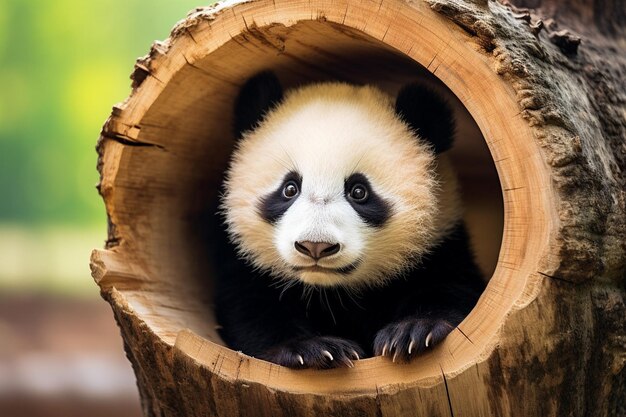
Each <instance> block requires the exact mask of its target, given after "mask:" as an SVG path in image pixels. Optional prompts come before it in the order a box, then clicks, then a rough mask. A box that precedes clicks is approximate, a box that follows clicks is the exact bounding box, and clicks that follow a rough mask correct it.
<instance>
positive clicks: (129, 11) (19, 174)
mask: <svg viewBox="0 0 626 417" xmlns="http://www.w3.org/2000/svg"><path fill="white" fill-rule="evenodd" d="M199 3H202V0H175V1H174V0H150V1H148V0H93V1H87V2H85V1H79V0H53V1H43V0H28V1H25V0H2V1H0V86H2V87H1V89H0V223H9V222H10V223H18V224H23V225H27V224H40V225H41V224H52V223H55V224H59V223H61V224H68V223H73V224H79V225H80V224H82V225H85V226H87V225H103V224H104V206H103V204H102V201H101V199H100V198H99V197H98V195H97V193H96V191H95V188H94V185H95V184H96V182H97V180H98V178H97V173H96V169H95V166H96V154H95V152H94V146H95V143H96V140H97V138H98V133H99V132H100V128H101V126H102V124H103V122H104V120H105V119H106V118H107V116H108V115H109V113H110V110H111V106H112V105H113V104H115V103H116V102H118V101H121V100H123V99H124V98H125V97H126V96H127V95H128V93H129V91H130V89H129V87H130V81H129V79H128V75H129V74H130V72H131V71H132V68H133V63H134V60H135V58H136V57H138V56H141V55H144V54H145V53H147V51H148V50H149V47H150V44H151V43H152V41H153V40H154V39H164V38H165V37H167V35H168V33H169V29H170V28H171V27H172V26H173V25H174V24H175V23H176V22H177V21H178V20H180V19H181V18H183V17H184V16H185V15H186V13H187V11H188V10H190V9H192V8H193V7H195V6H197V5H199ZM208 3H210V1H207V0H204V4H208ZM102 227H104V226H102ZM103 230H104V229H103Z"/></svg>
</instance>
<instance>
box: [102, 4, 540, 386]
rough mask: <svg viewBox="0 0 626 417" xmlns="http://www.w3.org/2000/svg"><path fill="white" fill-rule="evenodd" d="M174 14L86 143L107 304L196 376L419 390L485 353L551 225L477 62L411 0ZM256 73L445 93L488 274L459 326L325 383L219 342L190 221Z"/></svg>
mask: <svg viewBox="0 0 626 417" xmlns="http://www.w3.org/2000/svg"><path fill="white" fill-rule="evenodd" d="M370 6H371V7H370ZM200 13H202V12H200ZM210 13H213V11H211V12H210ZM325 13H326V14H325ZM314 16H317V18H316V19H317V20H312V19H315V17H314ZM190 22H192V24H189V25H188V24H185V25H182V26H180V27H179V28H177V29H176V30H175V33H174V35H173V38H172V39H171V40H170V41H168V42H169V43H166V45H165V46H158V47H157V48H156V49H155V50H153V62H152V64H151V65H153V66H154V67H153V68H140V70H141V71H144V73H143V74H140V75H142V76H141V77H135V81H136V83H137V85H138V88H137V89H136V90H135V91H134V92H133V94H132V95H131V97H130V98H129V99H128V100H127V101H126V102H124V103H123V104H122V106H121V107H120V108H119V109H116V110H115V111H114V112H113V114H112V116H111V118H110V119H109V120H108V121H107V124H106V126H105V131H104V132H105V133H104V134H103V136H104V137H105V138H107V139H111V140H105V141H104V143H103V146H102V148H101V152H102V153H103V158H102V166H101V172H102V175H103V181H102V186H101V191H102V194H103V196H104V199H105V203H106V206H107V212H108V213H109V216H110V218H111V223H112V224H113V225H114V227H112V229H111V231H110V238H112V239H113V246H114V247H113V248H112V249H111V250H109V251H105V252H106V253H104V252H103V253H102V254H101V255H98V254H96V255H95V260H94V263H96V264H98V263H99V264H101V265H103V271H105V272H103V274H104V276H105V279H102V278H101V277H100V278H98V277H97V279H99V283H100V285H101V287H103V289H106V288H107V287H108V288H111V287H115V288H116V289H117V291H118V294H117V295H115V297H117V298H116V299H113V300H112V301H111V300H110V301H111V302H112V303H116V304H118V305H122V306H124V305H126V304H127V305H128V307H129V309H128V311H132V313H133V314H135V315H136V316H137V317H138V318H139V319H140V321H141V322H143V323H145V325H146V326H147V328H148V329H149V330H150V331H151V332H153V333H154V335H155V341H156V340H158V341H159V342H164V343H166V344H168V345H171V346H173V347H174V348H175V350H176V351H178V352H182V354H184V355H187V356H189V357H191V358H193V359H194V360H195V361H196V362H195V363H198V364H201V365H205V366H207V367H209V368H210V369H213V371H211V372H215V373H218V374H219V375H220V376H221V377H224V378H226V379H229V380H233V379H237V380H240V379H242V380H246V381H255V382H261V383H262V384H263V385H266V386H269V387H273V388H276V389H285V390H288V391H290V392H307V393H339V392H357V393H359V392H361V393H362V392H374V391H375V390H377V389H378V386H379V385H381V386H384V385H385V384H402V383H412V382H415V381H422V383H426V384H428V383H429V382H428V381H430V382H432V381H433V379H432V378H439V377H440V376H441V373H442V372H444V374H449V373H455V372H458V371H460V370H463V369H467V368H468V367H469V366H471V365H472V364H475V363H477V361H480V360H481V358H485V355H486V354H488V353H489V352H490V351H491V348H492V347H493V346H494V344H495V341H496V335H497V332H498V329H499V328H500V327H501V326H502V323H503V322H504V320H505V318H506V317H507V316H508V315H509V313H510V312H511V311H512V310H513V309H514V308H519V306H521V305H524V303H525V302H527V300H529V299H531V298H532V294H533V291H535V289H536V288H537V286H536V285H535V286H533V285H532V284H533V283H534V282H536V280H534V279H533V277H534V276H535V274H536V271H537V264H538V262H539V259H540V257H541V256H542V253H543V251H544V249H545V247H546V246H547V242H548V233H549V230H550V227H551V219H552V216H551V214H550V213H551V212H550V206H549V204H548V200H549V199H548V197H547V191H546V190H547V188H546V185H545V184H548V183H549V181H548V180H547V176H546V171H545V169H543V162H542V160H541V158H540V156H539V152H538V149H536V145H534V142H533V141H531V140H528V137H529V136H531V135H532V133H531V132H530V129H529V127H528V125H527V123H526V122H525V121H523V120H522V119H521V118H520V117H519V107H518V105H517V102H516V98H515V94H514V92H513V91H512V89H511V88H510V86H508V85H507V84H506V83H504V82H502V80H501V79H500V78H499V77H498V75H497V74H496V73H495V72H494V71H493V69H492V62H491V61H490V58H489V57H487V56H485V55H482V54H480V53H479V52H476V50H475V47H474V46H472V45H471V44H470V43H469V42H468V39H467V37H466V35H465V34H464V33H463V32H462V31H455V30H451V27H450V26H448V23H447V22H445V21H444V20H443V19H441V18H440V17H439V16H438V15H436V14H435V13H434V12H433V11H432V10H430V9H429V8H428V7H427V6H426V5H424V4H421V3H416V4H412V5H410V6H409V5H407V4H405V3H403V2H397V3H396V2H389V3H385V2H383V3H380V4H378V3H375V2H372V4H371V5H370V4H369V3H367V4H366V3H359V4H358V6H357V5H356V3H355V4H352V3H349V5H348V6H346V7H343V6H342V7H339V6H337V7H334V6H333V7H330V6H328V5H326V4H325V3H323V2H316V1H313V2H309V3H308V5H307V6H306V7H305V6H304V5H303V6H302V7H299V8H294V7H291V6H290V5H289V4H288V3H285V4H283V3H281V1H280V0H275V1H272V2H264V1H259V2H253V3H242V4H238V5H236V6H234V7H233V10H232V13H230V11H229V12H228V13H226V12H220V11H215V15H210V14H209V18H208V19H205V20H203V19H202V18H199V19H196V18H195V17H194V16H191V17H190ZM418 62H419V64H418ZM263 69H272V70H274V71H275V72H276V73H277V75H278V77H279V78H280V80H281V82H282V84H283V85H284V86H285V87H286V88H291V87H296V86H299V85H302V84H306V83H310V82H312V81H321V80H344V81H349V82H353V83H361V84H365V83H370V84H375V85H377V86H378V87H380V88H382V89H384V90H386V91H388V92H389V93H391V94H395V92H396V91H398V89H399V88H400V87H401V86H402V85H404V84H405V83H407V82H411V81H414V80H415V79H422V80H428V82H429V83H432V85H433V87H434V88H436V89H438V90H439V91H440V92H441V93H442V94H443V95H445V96H446V97H448V99H449V100H450V102H452V103H455V110H456V117H457V124H458V133H457V138H456V144H455V146H454V148H453V150H452V151H450V152H451V157H452V160H453V162H454V166H455V168H456V171H457V174H458V176H459V178H460V181H461V187H460V188H461V192H462V194H463V198H464V202H465V209H466V216H465V218H466V220H467V223H468V225H469V230H470V234H471V235H472V241H473V244H474V246H475V249H476V250H475V252H476V255H477V258H478V261H479V263H480V266H481V267H482V268H483V270H484V273H485V276H486V277H490V276H491V277H492V278H491V281H490V283H489V285H488V286H487V289H486V290H485V292H484V294H483V296H482V297H481V299H480V300H479V302H478V304H477V306H476V307H475V309H474V310H473V311H472V313H470V315H469V316H468V317H467V318H466V319H465V320H464V321H463V323H461V326H459V331H454V332H452V333H451V334H450V335H449V336H448V337H447V338H446V340H445V341H444V343H443V344H442V345H440V348H436V349H434V350H432V351H429V352H427V353H426V354H424V355H423V356H422V357H421V358H420V359H419V360H415V361H413V362H412V363H411V364H410V365H406V366H402V367H398V366H396V365H395V364H391V362H389V361H385V360H382V359H380V358H373V359H368V360H364V361H360V363H359V364H358V366H357V367H356V368H355V369H354V370H351V371H350V374H349V375H344V374H341V375H343V376H342V377H341V378H340V379H336V377H337V376H338V375H340V374H338V373H337V372H341V371H340V370H332V371H324V372H313V371H311V372H309V371H302V372H295V373H284V372H273V371H272V370H273V368H272V365H269V364H267V363H265V362H261V361H256V360H253V359H246V358H242V357H241V355H239V354H237V353H236V352H233V351H232V350H229V349H225V348H223V347H222V346H221V345H223V344H222V341H221V340H220V338H219V336H218V334H217V331H216V325H217V323H216V322H215V319H214V314H213V306H212V301H213V300H212V288H211V286H212V279H211V277H212V276H214V270H213V265H212V264H211V262H210V259H211V257H210V256H209V255H208V251H210V247H209V246H210V238H209V239H207V237H206V236H205V234H204V233H202V230H203V229H204V226H205V225H207V224H209V223H211V221H212V220H214V219H215V217H214V216H212V215H211V210H212V208H214V207H215V202H216V201H217V198H218V192H219V189H220V186H221V181H222V176H223V173H224V171H225V169H226V167H227V164H228V159H229V156H230V154H231V152H232V149H233V146H234V140H233V138H232V132H231V131H232V128H231V126H232V108H233V102H234V99H235V97H236V95H237V93H238V91H239V89H240V87H241V85H242V84H243V83H244V82H245V80H247V79H248V78H249V77H250V76H252V75H253V74H255V73H257V72H258V71H260V70H263ZM433 74H434V75H433ZM439 80H442V81H439ZM448 87H449V88H448ZM451 91H453V92H454V94H456V96H458V97H459V99H460V100H458V99H457V98H456V97H455V96H454V94H452V93H451ZM461 102H462V103H463V104H461ZM466 108H467V110H466ZM470 113H471V114H472V116H473V118H472V117H471V116H470ZM477 126H479V127H480V129H479V128H478V127H477ZM481 132H482V133H481ZM132 143H136V144H140V145H142V146H128V144H132ZM487 147H488V149H487ZM494 165H495V167H496V168H497V175H496V171H495V169H494ZM498 178H499V181H498ZM500 184H501V186H500ZM501 238H502V243H500V239H501ZM498 252H499V254H498ZM496 259H497V263H496ZM494 268H495V270H494ZM492 272H493V274H492ZM95 275H98V274H97V273H95ZM124 308H126V307H124ZM461 327H462V331H461ZM186 329H188V330H186ZM207 340H208V341H207ZM218 362H219V369H218V370H217V371H215V365H216V363H218ZM372 375H376V378H372V377H371V376H372ZM344 376H345V377H346V378H347V379H344ZM346 383H347V384H346Z"/></svg>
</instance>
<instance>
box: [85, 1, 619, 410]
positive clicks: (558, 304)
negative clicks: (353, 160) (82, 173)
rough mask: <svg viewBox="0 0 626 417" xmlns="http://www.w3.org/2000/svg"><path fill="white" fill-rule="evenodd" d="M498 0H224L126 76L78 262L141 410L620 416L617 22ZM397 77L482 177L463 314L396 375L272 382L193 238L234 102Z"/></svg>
mask: <svg viewBox="0 0 626 417" xmlns="http://www.w3.org/2000/svg"><path fill="white" fill-rule="evenodd" d="M512 3H513V4H509V3H505V4H502V3H498V2H494V1H489V0H465V1H460V0H426V1H422V0H382V1H370V0H337V1H332V2H329V1H327V0H307V1H303V0H273V1H269V0H253V1H240V2H237V1H229V2H225V3H223V4H219V5H217V6H215V7H209V8H199V9H196V10H195V11H193V12H191V13H190V14H189V15H188V16H187V18H186V19H185V20H183V21H181V22H179V23H178V24H177V25H176V27H175V28H174V29H173V31H172V33H171V35H170V38H168V39H167V40H166V41H165V42H158V43H155V44H154V45H153V47H152V49H151V51H150V53H149V54H148V55H147V56H146V57H144V58H142V59H140V60H138V62H137V64H136V67H135V71H134V73H133V75H132V77H131V78H132V80H133V92H132V94H131V95H130V97H129V98H128V99H127V100H126V101H124V102H123V103H121V104H119V105H117V106H116V107H114V109H113V113H112V114H111V116H110V117H109V119H108V120H107V122H106V123H105V125H104V127H103V131H102V135H101V138H100V140H99V142H98V146H97V149H98V154H99V159H98V170H99V172H100V174H101V182H100V184H99V187H98V188H99V191H100V193H101V195H102V197H103V199H104V202H105V205H106V209H107V214H108V217H109V225H110V226H109V236H108V240H107V245H106V249H104V250H95V251H94V253H93V255H92V260H91V267H92V275H93V276H94V278H95V280H96V282H97V283H98V285H99V286H100V289H101V294H102V296H103V297H104V298H105V300H107V301H108V302H109V303H110V304H111V307H112V309H113V313H114V316H115V319H116V320H117V322H118V324H119V326H120V329H121V333H122V338H123V339H124V348H125V350H126V353H127V355H128V358H129V360H130V362H131V363H132V365H133V369H134V371H135V374H136V376H137V385H138V387H139V393H140V395H141V398H142V404H143V410H144V413H145V415H146V416H305V415H307V416H309V415H320V416H327V415H336V416H370V415H371V416H454V417H459V416H492V415H497V416H535V415H537V416H626V406H625V403H626V402H625V401H624V398H626V367H625V364H626V330H625V329H626V304H625V299H626V290H625V287H626V255H625V254H626V239H625V238H624V236H626V192H625V190H626V86H625V80H626V53H625V52H626V39H625V37H624V23H625V17H624V14H625V12H624V9H623V8H621V0H612V1H611V0H604V1H601V0H595V1H594V2H591V3H588V2H584V1H582V0H578V1H574V2H564V1H558V0H553V1H548V0H515V1H512ZM416 63H419V64H421V65H422V66H423V67H424V68H426V69H427V70H428V72H430V73H432V74H434V75H435V76H436V77H438V78H439V79H440V80H441V81H442V82H443V84H445V86H446V87H448V88H449V89H450V90H451V91H452V92H453V93H454V94H455V95H456V97H458V99H459V100H460V102H461V103H463V105H464V106H465V107H466V108H467V110H468V111H469V113H470V114H471V116H472V118H473V119H474V120H475V121H476V123H477V125H478V127H479V128H480V131H481V132H482V135H483V136H484V140H485V141H486V143H487V145H488V147H489V151H490V152H491V156H492V158H493V161H494V162H495V166H496V168H497V170H498V175H499V178H500V183H501V187H502V195H503V200H504V218H505V225H504V231H503V240H502V246H501V250H500V257H499V260H498V264H497V267H496V270H495V272H494V275H493V277H492V278H491V280H490V282H489V285H488V286H487V289H486V291H485V293H484V294H483V296H482V297H481V300H480V301H479V303H478V305H477V306H476V308H475V309H474V310H473V311H472V313H471V314H470V315H469V316H468V317H467V318H466V319H465V320H464V321H463V323H461V325H460V326H459V329H457V330H456V331H454V332H453V333H451V334H450V336H448V338H447V339H446V340H445V342H444V343H443V344H442V345H440V346H439V347H437V348H436V349H434V350H433V351H431V352H429V353H427V354H426V355H424V356H422V357H420V358H418V359H417V360H415V361H413V362H412V363H411V364H407V365H399V364H393V363H391V362H389V361H386V360H384V359H382V358H372V359H366V360H362V361H359V362H357V364H356V366H355V368H354V369H349V370H329V371H291V370H288V369H286V368H282V367H280V366H277V365H273V364H269V363H266V362H263V361H259V360H256V359H254V358H251V357H248V356H245V355H242V354H240V353H238V352H234V351H232V350H230V349H227V348H226V347H224V346H223V343H222V341H221V340H220V339H219V336H218V335H217V332H216V330H215V326H217V323H215V319H214V314H213V311H212V291H211V279H210V277H211V273H212V268H211V265H210V262H208V260H207V259H208V257H207V256H206V251H207V250H209V249H210V247H209V248H207V243H206V242H207V237H206V236H204V235H202V233H201V232H202V230H203V227H201V226H202V225H204V224H205V223H207V222H208V223H210V219H209V220H207V218H206V213H207V211H208V208H209V207H210V206H211V205H212V204H214V203H215V201H216V198H217V194H218V190H219V186H220V180H221V175H222V172H223V171H224V168H225V167H226V164H227V161H228V156H229V154H230V152H231V150H232V138H231V137H230V123H231V117H232V116H231V115H230V113H229V112H230V109H231V108H232V101H233V100H234V97H235V95H236V93H237V91H238V88H239V86H240V85H241V84H242V83H243V82H244V81H245V80H246V79H247V77H249V76H250V75H251V74H253V73H255V72H257V71H258V70H260V69H265V68H273V69H275V70H276V71H277V72H278V73H279V76H280V78H281V79H284V80H285V82H286V84H287V85H288V86H289V85H297V84H298V83H300V82H304V81H307V80H319V79H346V80H350V81H356V82H372V81H376V82H378V83H383V84H384V83H387V84H389V85H391V86H393V85H395V84H400V83H402V82H403V80H405V79H408V78H410V77H412V76H415V74H417V73H419V71H421V70H420V68H421V67H420V68H418V66H417V64H416ZM422 70H423V68H422ZM476 167H477V168H476V170H480V168H479V165H476ZM205 191H206V195H205ZM208 242H209V244H208V245H209V246H210V236H209V237H208Z"/></svg>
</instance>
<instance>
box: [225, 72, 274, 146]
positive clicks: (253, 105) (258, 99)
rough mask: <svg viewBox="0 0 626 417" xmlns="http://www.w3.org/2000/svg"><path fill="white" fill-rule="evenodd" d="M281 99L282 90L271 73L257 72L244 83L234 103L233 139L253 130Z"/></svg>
mask: <svg viewBox="0 0 626 417" xmlns="http://www.w3.org/2000/svg"><path fill="white" fill-rule="evenodd" d="M282 98H283V88H282V86H281V85H280V81H278V78H277V77H276V75H275V74H274V73H273V72H272V71H262V72H259V73H258V74H256V75H255V76H254V77H252V78H250V79H249V80H248V81H246V83H245V84H244V85H243V87H241V91H239V95H238V96H237V100H236V101H235V137H236V138H237V139H239V138H241V134H242V133H243V132H245V131H246V130H250V129H252V128H254V127H255V126H256V124H257V123H259V122H260V121H261V119H263V116H264V115H265V113H266V112H267V111H268V110H270V109H271V108H272V107H274V106H275V105H277V104H278V103H279V102H280V101H281V100H282Z"/></svg>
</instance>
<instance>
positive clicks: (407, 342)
mask: <svg viewBox="0 0 626 417" xmlns="http://www.w3.org/2000/svg"><path fill="white" fill-rule="evenodd" d="M460 321H461V320H457V319H456V318H455V319H449V320H446V319H443V318H437V317H407V318H406V319H404V320H401V321H398V322H395V323H391V324H389V325H387V326H385V327H383V328H382V329H381V330H379V331H378V333H376V337H375V338H374V354H375V355H377V356H378V355H381V356H387V357H390V358H391V359H392V360H393V361H394V362H408V361H410V360H411V359H413V358H414V357H415V356H416V355H418V354H419V353H421V352H423V351H424V350H426V349H430V348H432V347H433V346H435V345H436V344H438V343H439V342H441V341H442V340H443V339H444V338H445V337H446V336H447V335H448V334H449V333H450V332H451V331H452V330H453V329H454V328H455V327H456V325H457V324H458V323H459V322H460Z"/></svg>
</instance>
